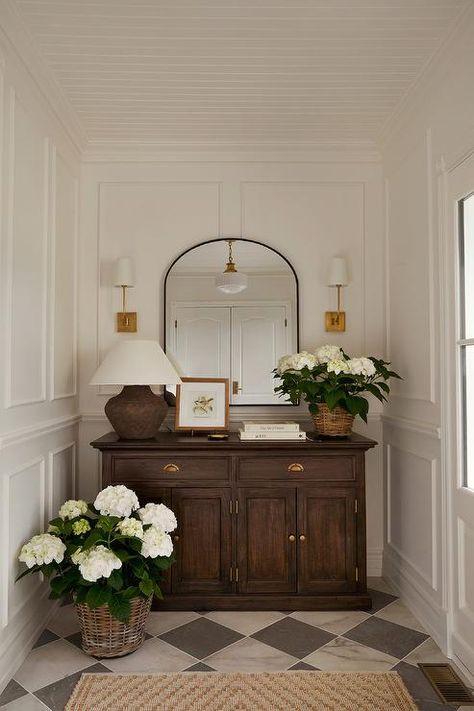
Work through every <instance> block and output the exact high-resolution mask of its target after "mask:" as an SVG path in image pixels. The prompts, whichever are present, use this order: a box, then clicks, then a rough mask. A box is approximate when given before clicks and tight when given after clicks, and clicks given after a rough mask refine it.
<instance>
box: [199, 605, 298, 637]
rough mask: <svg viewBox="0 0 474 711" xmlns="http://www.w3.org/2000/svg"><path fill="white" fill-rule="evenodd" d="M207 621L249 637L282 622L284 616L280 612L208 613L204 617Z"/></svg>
mask: <svg viewBox="0 0 474 711" xmlns="http://www.w3.org/2000/svg"><path fill="white" fill-rule="evenodd" d="M206 617H207V619H208V620H212V621H213V622H217V623H218V624H220V625H224V626H225V627H230V629H232V630H235V631H236V632H240V634H244V635H247V636H248V635H251V634H253V633H254V632H257V631H258V630H261V629H263V628H264V627H268V626H269V625H272V624H273V623H274V622H278V621H279V620H283V619H284V618H285V615H283V614H282V613H281V612H271V611H269V612H250V611H249V612H247V611H245V612H234V611H231V612H227V611H222V612H209V614H208V615H206Z"/></svg>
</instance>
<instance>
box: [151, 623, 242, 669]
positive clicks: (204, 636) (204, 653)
mask: <svg viewBox="0 0 474 711" xmlns="http://www.w3.org/2000/svg"><path fill="white" fill-rule="evenodd" d="M241 638H242V635H241V634H239V632H235V631H234V630H230V629H229V628H228V627H224V626H223V625H218V624H217V623H216V622H212V620H208V619H207V617H200V618H199V619H197V620H194V622H189V623H188V624H187V625H182V626H181V627H177V628H176V629H174V630H171V631H170V632H165V634H163V635H160V639H162V640H164V641H165V642H168V644H172V645H173V646H174V647H177V648H178V649H181V650H183V651H184V652H187V653H188V654H191V655H192V656H193V657H196V658H197V659H204V657H208V656H209V655H210V654H213V653H214V652H217V651H218V650H219V649H223V648H224V647H227V646H228V645H229V644H232V643H233V642H237V640H239V639H241Z"/></svg>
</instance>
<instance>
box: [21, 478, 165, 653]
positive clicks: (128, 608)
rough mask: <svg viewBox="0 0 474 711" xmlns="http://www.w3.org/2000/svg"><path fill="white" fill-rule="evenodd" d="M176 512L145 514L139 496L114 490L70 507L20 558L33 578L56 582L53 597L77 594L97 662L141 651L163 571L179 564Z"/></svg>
mask: <svg viewBox="0 0 474 711" xmlns="http://www.w3.org/2000/svg"><path fill="white" fill-rule="evenodd" d="M176 525H177V522H176V517H175V515H174V513H173V512H172V511H171V510H170V509H169V508H167V507H166V506H165V505H164V504H154V503H148V504H146V505H145V506H143V507H141V508H140V504H139V501H138V498H137V496H136V494H135V492H134V491H132V490H131V489H128V488H127V487H126V486H123V485H118V486H108V487H106V488H105V489H103V490H102V491H101V492H100V493H99V494H98V495H97V497H96V499H95V501H94V503H93V504H88V503H86V502H85V501H83V500H81V499H79V500H69V501H66V502H65V503H64V504H63V505H62V506H61V508H60V509H59V512H58V517H57V518H54V519H53V520H52V521H50V523H49V527H48V531H47V533H40V534H39V535H36V536H33V538H32V539H31V540H30V541H28V542H27V543H25V544H24V545H23V547H22V548H21V551H20V554H19V556H18V558H19V560H20V561H21V562H23V563H26V565H27V569H26V570H25V571H24V572H22V573H21V574H20V575H19V576H18V578H17V580H19V579H20V578H22V577H23V576H24V575H27V574H29V573H37V572H41V573H43V574H44V575H45V576H46V577H47V578H49V584H50V587H51V592H50V597H51V598H53V599H54V598H61V597H69V596H70V595H72V596H73V599H74V603H75V606H76V610H77V613H78V616H79V622H80V628H81V635H82V648H83V650H84V651H85V652H86V653H88V654H91V655H93V656H97V657H115V656H122V655H123V654H128V653H129V652H133V651H134V650H135V649H137V648H138V647H139V646H140V645H141V644H142V642H143V639H144V627H145V622H146V618H147V616H148V613H149V611H150V606H151V601H152V597H153V595H156V596H157V597H159V598H162V597H163V596H162V594H161V589H160V585H159V583H160V580H161V578H162V574H163V571H164V570H166V569H167V568H169V567H170V566H171V565H172V563H173V562H174V558H173V543H172V541H171V536H170V535H169V534H170V532H171V531H173V530H174V529H175V528H176Z"/></svg>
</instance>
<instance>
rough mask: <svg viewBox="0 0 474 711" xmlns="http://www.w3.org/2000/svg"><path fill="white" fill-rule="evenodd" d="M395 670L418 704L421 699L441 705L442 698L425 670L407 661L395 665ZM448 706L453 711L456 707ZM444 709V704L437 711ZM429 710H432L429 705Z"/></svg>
mask: <svg viewBox="0 0 474 711" xmlns="http://www.w3.org/2000/svg"><path fill="white" fill-rule="evenodd" d="M393 671H396V672H398V673H399V674H400V676H401V677H402V679H403V681H404V684H405V686H406V687H407V689H408V691H409V692H410V694H411V695H412V696H413V698H414V699H416V702H417V704H418V705H420V702H421V701H424V702H427V703H436V704H438V706H439V705H440V700H439V698H438V696H437V694H436V692H435V690H434V689H433V687H432V686H431V684H430V683H429V681H428V680H427V678H426V677H425V675H424V674H423V672H421V671H420V670H419V669H418V667H414V666H412V665H411V664H407V663H406V662H400V663H399V664H397V665H396V666H395V667H393ZM447 708H450V709H451V711H453V709H454V708H455V707H453V706H450V707H447ZM444 709H445V707H444V706H443V705H442V706H441V708H438V709H436V711H444ZM427 711H430V710H429V707H428V709H427Z"/></svg>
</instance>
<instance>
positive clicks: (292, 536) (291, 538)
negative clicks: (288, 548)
mask: <svg viewBox="0 0 474 711" xmlns="http://www.w3.org/2000/svg"><path fill="white" fill-rule="evenodd" d="M288 540H289V541H290V542H291V543H293V541H296V536H294V535H293V534H291V536H288Z"/></svg>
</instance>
